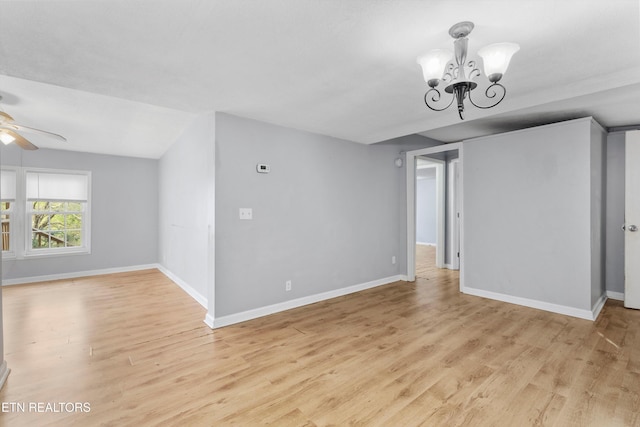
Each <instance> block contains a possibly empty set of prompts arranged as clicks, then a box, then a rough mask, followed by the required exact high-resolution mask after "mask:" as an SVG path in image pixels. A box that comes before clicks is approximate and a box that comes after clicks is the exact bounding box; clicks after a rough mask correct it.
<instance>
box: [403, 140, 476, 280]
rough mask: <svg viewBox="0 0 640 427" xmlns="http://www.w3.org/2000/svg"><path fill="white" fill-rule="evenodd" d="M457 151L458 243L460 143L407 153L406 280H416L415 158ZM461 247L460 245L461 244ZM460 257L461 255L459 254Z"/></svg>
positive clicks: (461, 278)
mask: <svg viewBox="0 0 640 427" xmlns="http://www.w3.org/2000/svg"><path fill="white" fill-rule="evenodd" d="M453 150H458V153H459V154H458V158H459V163H458V166H459V168H460V171H459V181H460V182H459V190H460V191H459V193H460V194H459V200H460V206H459V212H460V242H461V243H462V241H463V239H464V221H463V220H464V216H463V215H462V212H463V210H462V194H463V189H464V185H463V173H462V169H463V168H462V164H463V158H462V143H460V142H455V143H452V144H444V145H437V146H435V147H429V148H422V149H420V150H413V151H407V153H406V154H405V155H406V162H405V164H406V165H407V176H406V189H407V191H406V194H407V236H406V239H407V280H408V281H410V282H413V281H415V280H416V157H418V156H424V155H429V154H436V153H444V152H446V151H453ZM461 246H462V244H461ZM461 255H462V254H461ZM463 266H464V258H463V257H462V256H461V258H460V289H462V288H463V283H464V280H463V276H464V269H463Z"/></svg>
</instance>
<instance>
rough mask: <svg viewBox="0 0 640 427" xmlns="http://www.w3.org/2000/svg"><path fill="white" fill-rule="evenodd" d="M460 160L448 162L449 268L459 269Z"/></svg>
mask: <svg viewBox="0 0 640 427" xmlns="http://www.w3.org/2000/svg"><path fill="white" fill-rule="evenodd" d="M459 168H460V160H459V159H453V160H451V161H450V162H449V242H450V245H449V261H450V262H449V268H450V269H451V270H459V269H460V259H459V258H458V253H459V252H460V240H459V235H460V218H459V217H458V204H459V200H460V195H459V194H458V193H459V191H458V190H459V187H458V185H457V184H458V170H459Z"/></svg>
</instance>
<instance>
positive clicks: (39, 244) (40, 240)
mask: <svg viewBox="0 0 640 427" xmlns="http://www.w3.org/2000/svg"><path fill="white" fill-rule="evenodd" d="M31 242H32V243H31V247H32V248H33V249H43V248H48V247H49V235H48V234H46V233H44V232H41V231H34V232H33V234H32V239H31Z"/></svg>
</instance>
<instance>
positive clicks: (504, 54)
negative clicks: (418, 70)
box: [417, 21, 520, 120]
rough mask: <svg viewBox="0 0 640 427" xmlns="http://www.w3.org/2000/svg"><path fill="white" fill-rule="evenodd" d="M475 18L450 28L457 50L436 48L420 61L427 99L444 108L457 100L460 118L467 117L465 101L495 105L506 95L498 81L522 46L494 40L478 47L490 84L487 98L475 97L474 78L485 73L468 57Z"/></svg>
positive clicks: (480, 105)
mask: <svg viewBox="0 0 640 427" xmlns="http://www.w3.org/2000/svg"><path fill="white" fill-rule="evenodd" d="M473 27H474V25H473V22H469V21H465V22H459V23H457V24H455V25H454V26H452V27H451V28H450V29H449V35H450V36H451V37H453V39H454V42H453V47H454V52H453V53H452V52H451V51H448V50H446V49H433V50H431V51H429V52H427V53H426V54H425V55H422V56H420V57H418V59H417V62H418V64H420V66H421V67H422V75H423V77H424V81H425V82H426V83H427V85H428V86H429V90H427V92H426V93H425V95H424V102H425V104H426V105H427V107H429V108H430V109H431V110H434V111H443V110H446V109H447V108H449V106H451V104H453V101H456V105H457V107H458V114H459V115H460V119H462V120H464V108H465V105H464V102H465V100H469V102H470V103H471V104H473V106H475V107H477V108H481V109H488V108H492V107H495V106H496V105H498V104H499V103H500V102H502V100H503V99H504V97H505V95H506V93H507V90H506V88H505V87H504V86H503V85H502V84H500V83H498V82H499V81H500V80H501V79H502V77H503V75H504V73H505V72H506V71H507V67H508V66H509V62H510V61H511V57H512V56H513V55H514V54H515V53H516V52H517V51H518V50H519V49H520V46H518V45H517V44H516V43H494V44H491V45H488V46H485V47H484V48H482V49H480V50H479V51H478V55H479V56H480V57H481V58H482V63H483V65H484V72H485V75H486V77H487V80H488V81H489V83H490V84H489V86H488V87H487V88H486V90H485V91H484V100H483V102H480V103H476V101H474V99H473V98H472V93H473V92H472V91H473V90H474V89H475V88H476V87H478V83H477V82H475V81H474V80H473V79H475V78H476V77H479V76H481V74H482V73H481V72H480V70H479V69H478V66H477V64H476V61H475V60H469V61H467V53H468V44H469V39H468V38H467V36H468V35H469V33H471V31H472V30H473ZM441 82H445V83H446V86H445V88H444V92H445V93H446V94H451V98H450V99H445V98H446V96H445V98H443V95H442V93H441V92H440V90H439V89H437V87H438V85H439V84H440V83H441Z"/></svg>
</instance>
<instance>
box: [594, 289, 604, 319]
mask: <svg viewBox="0 0 640 427" xmlns="http://www.w3.org/2000/svg"><path fill="white" fill-rule="evenodd" d="M605 302H607V294H606V293H604V294H602V295H600V298H599V299H598V301H596V303H595V304H594V305H593V308H592V309H591V316H592V318H591V320H596V319H597V318H598V316H599V315H600V312H601V311H602V308H603V307H604V303H605Z"/></svg>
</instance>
